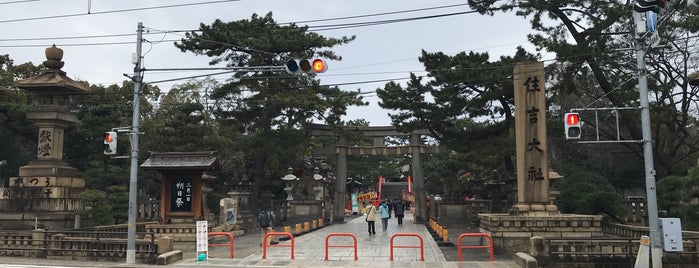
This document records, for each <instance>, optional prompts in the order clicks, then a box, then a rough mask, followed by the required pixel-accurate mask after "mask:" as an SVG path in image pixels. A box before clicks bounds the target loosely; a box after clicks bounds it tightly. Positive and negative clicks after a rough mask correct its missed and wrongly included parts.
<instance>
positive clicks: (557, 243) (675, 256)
mask: <svg viewBox="0 0 699 268" xmlns="http://www.w3.org/2000/svg"><path fill="white" fill-rule="evenodd" d="M602 228H603V232H604V235H605V237H591V238H543V237H533V238H531V248H530V255H532V256H533V257H535V258H536V259H537V261H538V263H539V265H540V266H543V267H552V268H557V267H571V266H572V265H573V264H574V265H575V267H613V268H617V267H629V266H633V263H634V262H635V260H636V254H637V252H638V248H639V245H640V237H641V236H643V235H648V233H649V231H648V227H643V226H633V225H624V224H616V223H604V224H603V225H602ZM682 239H683V247H684V250H683V252H679V253H674V252H670V253H668V252H666V253H664V255H663V264H664V265H663V267H666V268H667V267H673V268H675V267H699V232H691V231H683V232H682Z"/></svg>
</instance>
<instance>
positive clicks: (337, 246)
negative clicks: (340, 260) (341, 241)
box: [325, 233, 358, 261]
mask: <svg viewBox="0 0 699 268" xmlns="http://www.w3.org/2000/svg"><path fill="white" fill-rule="evenodd" d="M331 236H348V237H351V238H352V239H353V240H354V243H353V244H352V245H329V244H328V241H329V240H330V237H331ZM351 247H353V248H354V260H355V261H356V260H357V259H358V257H357V236H355V235H354V234H352V233H329V234H328V235H327V236H325V260H326V261H327V260H328V248H351Z"/></svg>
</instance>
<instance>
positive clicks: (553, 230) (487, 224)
mask: <svg viewBox="0 0 699 268" xmlns="http://www.w3.org/2000/svg"><path fill="white" fill-rule="evenodd" d="M479 219H480V231H481V232H482V233H486V234H489V235H490V236H491V237H492V238H493V247H494V249H495V252H498V253H504V254H515V253H516V252H528V251H529V248H530V242H529V238H530V237H535V236H539V237H544V238H591V237H602V236H603V233H602V216H599V215H575V214H561V215H557V216H513V215H509V214H480V215H479Z"/></svg>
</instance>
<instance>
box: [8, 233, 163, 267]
mask: <svg viewBox="0 0 699 268" xmlns="http://www.w3.org/2000/svg"><path fill="white" fill-rule="evenodd" d="M125 237H126V233H115V232H99V231H45V230H42V229H37V230H20V231H0V256H12V257H32V258H37V257H38V258H48V259H68V260H97V261H99V260H107V261H121V260H123V259H125V258H126V239H125ZM165 240H167V239H165ZM165 240H163V241H164V244H163V245H164V247H163V249H161V250H168V248H171V247H172V242H171V241H165ZM157 254H158V242H156V240H155V235H154V233H138V232H137V238H136V260H137V262H139V263H155V258H156V257H157Z"/></svg>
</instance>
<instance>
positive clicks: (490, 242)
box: [456, 233, 495, 261]
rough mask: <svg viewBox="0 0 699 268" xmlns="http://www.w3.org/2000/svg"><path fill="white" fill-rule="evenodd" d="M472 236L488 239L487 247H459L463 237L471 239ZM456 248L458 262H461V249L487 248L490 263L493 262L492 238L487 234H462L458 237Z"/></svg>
mask: <svg viewBox="0 0 699 268" xmlns="http://www.w3.org/2000/svg"><path fill="white" fill-rule="evenodd" d="M473 236H484V237H486V238H488V245H487V246H482V245H481V246H464V245H461V239H462V238H464V237H473ZM456 246H457V247H458V255H459V261H461V249H462V248H487V249H488V250H490V261H495V256H494V255H493V238H492V237H491V236H490V235H489V234H484V233H463V234H461V235H460V236H459V239H457V242H456Z"/></svg>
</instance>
